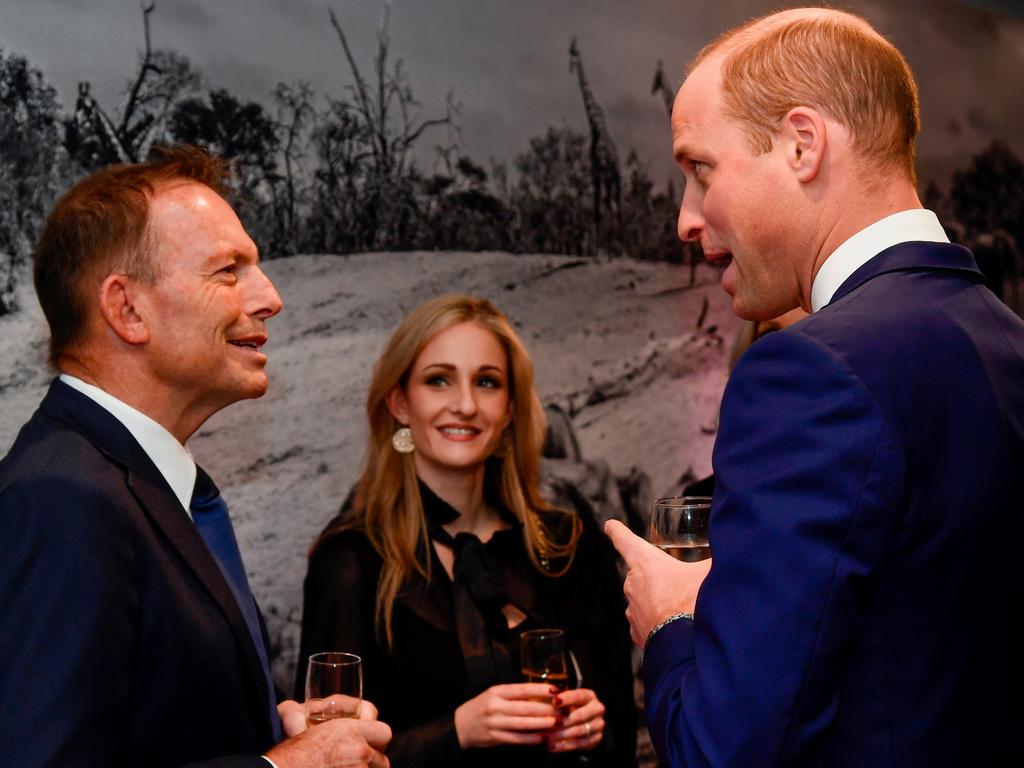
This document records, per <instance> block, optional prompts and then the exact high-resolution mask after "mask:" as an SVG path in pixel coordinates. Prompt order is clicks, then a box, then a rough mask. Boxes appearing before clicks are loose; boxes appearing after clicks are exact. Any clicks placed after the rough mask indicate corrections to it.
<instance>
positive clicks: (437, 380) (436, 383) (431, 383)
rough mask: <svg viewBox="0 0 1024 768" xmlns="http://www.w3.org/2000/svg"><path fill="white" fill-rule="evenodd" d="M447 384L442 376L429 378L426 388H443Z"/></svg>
mask: <svg viewBox="0 0 1024 768" xmlns="http://www.w3.org/2000/svg"><path fill="white" fill-rule="evenodd" d="M447 383H448V380H447V379H446V378H445V377H444V376H431V377H430V378H428V379H427V386H428V387H443V386H444V385H445V384H447Z"/></svg>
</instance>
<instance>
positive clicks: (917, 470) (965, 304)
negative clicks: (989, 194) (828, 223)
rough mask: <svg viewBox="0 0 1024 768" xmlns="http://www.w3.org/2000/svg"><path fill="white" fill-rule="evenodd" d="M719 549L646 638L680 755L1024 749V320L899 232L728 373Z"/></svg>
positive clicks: (837, 758) (869, 766)
mask: <svg viewBox="0 0 1024 768" xmlns="http://www.w3.org/2000/svg"><path fill="white" fill-rule="evenodd" d="M714 469H715V475H716V477H717V480H718V487H717V489H716V491H715V496H714V502H713V507H712V513H711V533H710V539H711V550H712V553H713V557H714V560H713V564H712V568H711V572H710V574H709V576H708V578H707V580H706V581H705V583H704V584H703V586H702V588H701V591H700V594H699V596H698V600H697V608H696V619H695V621H694V622H689V621H677V622H674V623H673V624H670V625H669V626H668V627H666V628H665V629H664V630H662V631H661V632H659V633H657V634H656V635H655V636H654V638H652V640H651V642H650V643H649V646H648V648H647V649H646V658H645V668H644V683H645V689H646V700H647V714H648V720H649V724H650V730H651V734H652V737H653V740H654V744H655V746H656V748H657V749H658V752H659V754H661V756H662V757H663V758H664V759H665V761H666V762H667V763H668V764H669V765H671V766H716V767H717V766H743V767H744V768H756V767H757V766H801V768H803V767H804V766H819V765H822V766H851V768H852V767H853V766H856V767H857V768H887V767H889V766H894V767H896V766H899V767H903V766H921V767H922V768H924V767H925V766H927V767H928V768H934V767H935V766H990V765H992V766H994V765H1000V766H1003V765H1024V739H1022V732H1024V676H1022V666H1024V637H1022V633H1021V631H1020V630H1019V629H1018V627H1019V626H1021V604H1022V598H1021V594H1022V582H1024V578H1022V575H1021V574H1022V567H1021V564H1020V562H1021V557H1020V553H1021V547H1022V544H1024V536H1022V533H1024V531H1022V523H1024V514H1022V513H1024V323H1022V322H1021V321H1020V320H1019V319H1018V318H1017V317H1016V316H1014V315H1013V314H1012V313H1011V312H1010V311H1009V310H1008V309H1007V308H1006V307H1005V306H1004V305H1003V304H1001V303H1000V302H999V301H998V300H997V299H996V298H995V296H994V295H993V294H992V293H990V292H989V291H988V289H986V288H984V286H983V279H982V276H981V274H980V273H979V272H978V271H977V267H976V265H975V263H974V259H973V257H972V256H971V254H970V252H969V251H967V250H966V249H963V248H961V247H959V246H955V245H945V244H943V245H937V244H927V243H904V244H902V245H897V246H894V247H892V248H889V249H887V250H885V251H883V252H882V253H880V254H878V255H877V256H875V257H874V258H873V259H871V260H870V261H869V262H868V263H867V264H865V265H864V266H863V267H861V268H860V269H859V270H858V271H857V272H855V273H854V274H853V275H852V276H851V277H850V278H849V279H848V280H847V281H846V282H845V283H844V284H843V285H842V286H841V287H840V289H839V291H838V292H837V294H836V295H835V297H834V298H833V300H832V302H831V303H830V304H829V305H828V306H827V307H825V308H823V309H822V310H821V311H819V312H817V313H815V314H814V315H812V316H811V317H809V318H807V319H805V320H803V321H801V322H800V323H798V324H796V325H794V326H792V327H791V328H790V329H789V330H787V331H783V332H780V333H773V334H771V335H769V336H767V337H765V338H764V339H762V340H760V341H758V342H757V343H756V344H755V345H754V346H753V347H752V348H751V349H750V350H749V351H748V352H747V353H746V355H745V356H744V357H743V359H742V360H741V361H740V363H739V365H738V366H737V368H736V369H735V371H734V373H733V375H732V377H731V378H730V381H729V384H728V386H727V389H726V394H725V398H724V400H723V405H722V412H721V426H720V432H719V435H718V439H717V442H716V445H715V452H714Z"/></svg>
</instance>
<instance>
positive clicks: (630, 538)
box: [604, 520, 653, 568]
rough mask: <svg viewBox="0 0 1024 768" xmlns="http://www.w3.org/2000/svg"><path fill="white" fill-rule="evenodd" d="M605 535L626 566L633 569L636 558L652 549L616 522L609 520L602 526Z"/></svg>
mask: <svg viewBox="0 0 1024 768" xmlns="http://www.w3.org/2000/svg"><path fill="white" fill-rule="evenodd" d="M604 532H605V535H606V536H607V537H608V538H609V539H611V540H612V546H613V547H615V549H617V550H618V552H619V554H620V555H622V559H623V560H625V561H626V565H627V566H629V567H631V568H632V567H633V564H634V563H635V562H636V561H637V559H638V558H640V557H642V556H643V555H644V554H646V553H647V552H649V551H650V549H652V547H653V545H651V544H649V543H648V542H646V541H644V540H643V539H641V538H640V537H639V536H637V535H636V534H635V533H633V532H632V531H631V530H629V528H627V527H626V526H624V525H623V524H622V523H620V522H619V521H618V520H609V521H608V522H606V523H605V524H604Z"/></svg>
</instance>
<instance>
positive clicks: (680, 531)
mask: <svg viewBox="0 0 1024 768" xmlns="http://www.w3.org/2000/svg"><path fill="white" fill-rule="evenodd" d="M710 515H711V497H710V496H671V497H669V498H667V499H657V500H655V502H654V506H653V507H652V509H651V543H652V544H654V545H655V546H657V547H658V548H660V549H662V550H664V551H665V552H668V553H669V554H670V555H672V557H674V558H675V559H676V560H682V561H683V562H685V563H695V562H697V561H698V560H707V559H708V558H709V557H711V547H710V545H709V544H708V518H709V517H710Z"/></svg>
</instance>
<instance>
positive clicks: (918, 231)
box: [811, 208, 949, 312]
mask: <svg viewBox="0 0 1024 768" xmlns="http://www.w3.org/2000/svg"><path fill="white" fill-rule="evenodd" d="M910 242H924V243H948V242H949V238H948V237H946V232H945V230H944V229H943V228H942V225H941V224H940V223H939V217H938V216H936V215H935V214H934V213H932V212H931V211H929V210H927V209H925V208H914V209H912V210H909V211H900V212H899V213H894V214H892V215H891V216H886V217H885V218H884V219H881V220H880V221H876V222H875V223H874V224H872V225H871V226H869V227H865V228H864V229H862V230H861V231H860V232H858V233H857V234H855V235H854V236H853V237H851V238H850V239H848V240H847V241H846V242H844V243H843V244H842V245H840V246H839V247H838V248H836V249H835V250H834V251H833V252H832V255H830V256H829V257H828V258H827V259H825V263H824V264H822V265H821V269H819V270H818V274H817V275H815V276H814V282H813V283H812V284H811V311H812V312H817V311H818V310H819V309H821V308H822V307H824V306H825V305H827V304H828V303H829V302H830V301H832V297H833V296H835V294H836V291H838V290H839V286H841V285H842V284H843V283H844V282H846V279H847V278H848V277H849V276H850V275H852V274H853V273H854V272H856V271H857V270H858V269H860V268H861V267H862V266H863V265H864V264H866V263H867V262H868V261H870V260H871V259H872V258H873V257H874V256H876V255H878V254H879V253H881V252H882V251H884V250H885V249H886V248H890V247H892V246H894V245H898V244H899V243H910Z"/></svg>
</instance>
